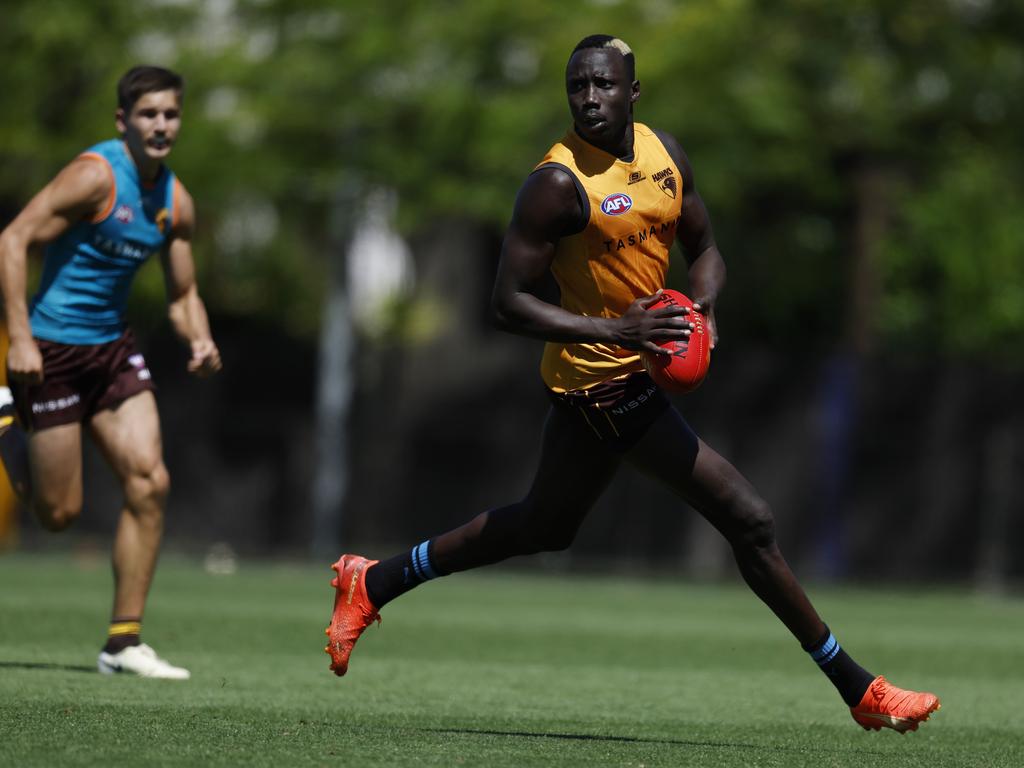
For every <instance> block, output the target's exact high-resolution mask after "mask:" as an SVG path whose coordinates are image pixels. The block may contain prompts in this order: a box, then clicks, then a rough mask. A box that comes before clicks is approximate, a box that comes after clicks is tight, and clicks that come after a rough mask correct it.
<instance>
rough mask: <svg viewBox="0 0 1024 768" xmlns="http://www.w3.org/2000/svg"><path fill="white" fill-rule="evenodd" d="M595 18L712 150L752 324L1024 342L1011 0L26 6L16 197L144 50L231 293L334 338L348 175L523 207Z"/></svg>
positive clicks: (293, 0)
mask: <svg viewBox="0 0 1024 768" xmlns="http://www.w3.org/2000/svg"><path fill="white" fill-rule="evenodd" d="M594 31H606V32H612V33H615V34H618V35H620V36H621V37H623V38H624V39H626V40H627V41H628V42H629V43H630V44H631V45H632V46H633V47H634V49H635V50H636V53H637V57H638V75H639V77H640V80H641V83H642V87H643V97H642V99H641V102H640V104H639V106H638V116H639V118H640V119H641V120H644V121H646V122H650V123H652V124H654V125H657V126H659V127H662V128H665V129H667V130H669V131H672V132H673V133H675V134H676V135H677V136H678V137H679V138H680V140H681V141H682V143H683V145H684V147H686V148H687V151H688V152H689V153H690V156H691V160H692V161H693V163H694V166H695V168H696V172H697V178H698V183H699V184H700V186H701V188H702V192H703V194H704V197H705V198H706V200H707V201H708V203H709V207H710V209H711V212H712V215H713V219H714V221H715V223H716V229H717V232H718V235H719V239H720V241H721V243H722V245H723V250H724V252H725V255H726V258H727V260H728V261H729V263H730V265H731V267H732V269H733V275H734V279H733V281H732V283H731V287H730V289H729V294H728V296H727V297H726V300H725V301H724V303H723V307H722V312H723V314H724V320H725V322H724V329H725V332H726V333H728V334H729V335H731V336H733V337H739V338H741V339H747V340H751V341H755V342H756V341H758V340H764V341H768V342H771V341H773V337H776V336H779V337H781V336H783V335H787V336H789V335H792V334H794V333H798V334H800V337H801V338H803V339H804V340H805V342H806V343H807V344H808V346H809V347H810V348H811V349H814V348H820V349H824V348H831V347H832V346H834V345H835V344H836V343H837V342H839V341H841V340H843V339H847V340H848V341H850V342H851V343H853V344H854V345H855V346H859V347H864V346H866V345H867V344H869V343H870V342H871V340H872V339H876V340H878V339H880V340H881V341H882V342H883V343H885V344H893V345H896V344H898V345H899V349H900V350H905V349H907V348H917V349H921V350H922V351H925V352H929V353H939V352H942V353H949V352H958V353H960V352H962V353H971V352H979V353H992V354H1000V353H1001V352H1002V350H1005V349H1007V348H1008V342H1010V341H1011V340H1014V339H1016V340H1019V339H1020V337H1021V335H1022V333H1024V307H1022V300H1021V299H1020V290H1019V289H1020V286H1021V285H1022V280H1024V274H1022V271H1024V267H1022V263H1024V262H1022V260H1021V259H1020V258H1019V254H1020V251H1021V248H1020V246H1021V243H1022V240H1024V220H1022V218H1021V217H1020V216H1019V214H1018V213H1017V212H1018V211H1019V209H1020V203H1021V201H1022V197H1024V157H1022V149H1021V146H1020V141H1019V134H1020V133H1021V127H1022V122H1024V121H1022V114H1021V101H1022V96H1021V94H1022V93H1024V87H1022V85H1024V82H1022V81H1024V53H1022V50H1021V46H1020V45H1019V40H1020V39H1021V36H1022V32H1024V9H1022V8H1021V6H1020V4H1019V3H1013V2H1010V0H944V1H943V2H939V3H935V2H927V1H926V0H895V1H889V0H858V1H857V2H853V3H849V2H847V3H839V2H810V1H809V0H781V1H780V2H772V3H769V2H766V1H765V0H712V1H711V2H707V3H685V4H674V3H666V2H663V1H662V0H634V1H633V2H617V1H616V0H588V2H584V3H581V4H579V5H576V6H574V7H572V8H568V7H566V6H563V5H559V4H551V3H546V2H542V0H521V2H518V3H515V4H508V3H503V2H498V0H474V1H470V0H448V1H447V2H440V3H430V4H425V3H418V2H413V1H412V0H395V1H394V2H389V3H375V4H374V3H355V2H337V1H336V0H234V1H233V2H231V1H229V0H225V1H224V2H219V3H201V2H197V1H196V0H174V2H171V1H169V0H149V1H148V2H142V3H136V4H130V5H124V4H121V3H115V2H113V0H99V1H98V2H95V3H89V4H81V3H75V2H71V0H34V1H33V2H15V3H13V4H9V7H8V8H7V9H5V18H4V24H3V26H2V27H0V43H2V44H3V45H4V46H5V51H7V53H8V56H7V57H6V65H5V67H4V68H3V70H2V71H0V215H3V216H6V217H9V216H11V215H13V213H14V212H15V211H16V210H17V208H18V207H19V206H20V205H21V204H23V202H24V200H25V199H26V198H27V197H28V195H29V194H31V193H32V191H34V190H35V189H36V188H38V187H39V186H40V185H41V184H42V183H43V182H44V181H45V180H46V179H47V178H48V177H49V176H50V175H52V173H53V172H54V171H55V170H56V169H57V168H58V167H59V166H60V164H62V163H63V162H65V161H66V159H67V158H68V157H70V156H71V155H72V154H73V153H74V152H75V151H77V150H78V149H80V148H81V147H82V146H84V144H85V143H87V142H88V141H91V140H92V139H93V138H100V137H102V136H105V135H108V134H109V133H110V131H111V128H110V114H111V111H112V108H113V85H114V83H115V82H116V79H117V77H118V76H119V75H120V73H121V72H122V71H123V70H124V69H125V68H127V66H129V65H130V64H132V63H135V62H136V61H138V60H141V59H147V60H151V61H155V62H157V63H164V64H167V65H170V66H175V67H178V68H180V69H181V70H182V71H183V72H184V73H185V74H186V75H187V78H188V93H187V102H186V106H187V112H186V125H185V133H184V135H183V138H182V144H181V147H180V148H179V150H178V151H177V152H176V154H175V158H174V161H175V162H174V167H175V169H176V171H178V173H179V175H180V176H181V177H182V178H183V179H184V181H185V183H186V184H188V185H189V187H190V189H192V190H193V192H195V193H196V197H197V200H198V204H199V214H200V238H199V241H198V244H197V245H198V251H199V254H200V265H201V270H202V274H201V279H202V280H203V285H204V293H205V294H206V296H207V298H208V301H209V302H210V304H211V306H212V308H213V309H214V310H215V311H219V312H227V313H234V314H239V315H246V316H248V315H258V316H263V317H266V318H268V319H270V320H272V321H273V322H277V323H280V324H282V325H283V326H285V327H287V328H288V329H289V330H290V331H291V332H293V333H296V334H312V333H314V332H315V329H316V327H317V324H318V319H319V316H320V306H321V304H320V302H321V300H322V293H323V286H324V278H323V276H324V274H325V272H326V269H327V265H328V261H329V258H330V256H329V254H330V253H331V251H332V245H331V237H332V235H331V230H330V220H331V217H332V213H331V211H332V205H333V203H332V200H334V199H335V197H336V194H337V190H338V189H339V186H345V185H348V184H358V185H360V186H361V187H362V188H364V189H365V188H372V187H375V186H381V187H388V188H391V189H394V190H396V191H397V193H398V195H399V199H400V209H399V224H400V227H401V228H402V230H403V231H404V232H405V233H407V234H408V235H410V236H413V235H414V234H415V233H416V232H417V231H420V230H422V228H423V227H424V225H425V224H426V223H428V222H429V221H431V220H432V219H435V218H439V217H445V218H450V219H452V220H453V221H458V220H463V221H470V222H485V223H488V224H489V225H490V226H493V227H495V229H500V227H501V226H502V225H503V224H504V222H505V221H506V220H507V217H508V215H509V212H510V210H511V204H512V200H513V197H514V194H515V190H516V189H517V187H518V185H519V184H520V183H521V181H522V178H523V176H524V175H525V174H526V173H527V172H528V171H529V169H530V168H531V167H532V165H533V163H534V162H536V160H537V158H539V157H540V156H541V154H542V153H543V151H544V150H545V149H546V148H547V146H548V145H549V144H550V143H551V142H552V141H553V140H554V139H556V138H557V137H558V136H559V135H560V133H561V132H562V131H563V130H564V129H565V128H566V126H567V113H566V110H565V105H564V96H563V90H562V84H561V80H562V71H563V67H564V63H565V58H566V55H567V53H568V51H569V50H570V48H571V46H572V45H573V44H574V43H575V42H576V41H577V40H578V39H579V38H580V37H582V36H583V35H585V34H588V33H591V32H594ZM142 283H143V285H144V287H143V289H142V290H141V291H140V292H139V301H140V302H142V303H146V302H147V301H152V302H156V301H157V300H160V299H161V292H160V287H159V279H158V277H157V276H156V275H155V274H146V275H143V277H142ZM962 304H967V305H968V306H969V307H970V310H969V315H970V317H969V319H968V320H962V319H961V318H963V317H964V316H965V315H964V313H963V312H959V311H958V312H957V317H958V327H957V329H955V330H950V331H949V332H948V333H944V334H941V335H937V334H936V333H935V330H934V329H935V327H936V325H943V324H944V320H943V318H945V317H947V316H948V314H949V313H950V308H951V307H952V306H956V305H962ZM411 316H415V315H414V313H413V315H411Z"/></svg>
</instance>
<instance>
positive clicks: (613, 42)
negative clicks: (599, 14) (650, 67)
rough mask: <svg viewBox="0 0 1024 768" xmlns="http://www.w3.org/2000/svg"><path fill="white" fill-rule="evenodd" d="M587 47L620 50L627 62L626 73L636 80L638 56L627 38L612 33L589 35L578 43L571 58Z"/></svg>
mask: <svg viewBox="0 0 1024 768" xmlns="http://www.w3.org/2000/svg"><path fill="white" fill-rule="evenodd" d="M586 48H611V49H612V50H616V51H618V52H619V53H621V54H622V59H623V61H625V62H626V73H627V74H628V75H629V79H630V80H636V57H635V56H634V55H633V49H632V48H630V47H629V46H628V45H627V44H626V41H625V40H621V39H619V38H617V37H612V36H611V35H587V36H586V37H584V38H583V39H582V40H580V41H579V42H578V43H576V47H575V48H573V49H572V53H570V54H569V58H570V59H571V58H572V57H573V56H575V55H576V53H577V52H578V51H582V50H584V49H586Z"/></svg>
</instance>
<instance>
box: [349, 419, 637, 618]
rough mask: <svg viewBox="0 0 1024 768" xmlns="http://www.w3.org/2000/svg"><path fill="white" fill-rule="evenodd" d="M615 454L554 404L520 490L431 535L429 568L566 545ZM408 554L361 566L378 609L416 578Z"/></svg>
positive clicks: (604, 482)
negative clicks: (529, 477) (512, 498)
mask: <svg viewBox="0 0 1024 768" xmlns="http://www.w3.org/2000/svg"><path fill="white" fill-rule="evenodd" d="M620 461H621V458H620V456H619V455H618V454H616V453H614V452H612V451H611V450H609V449H608V448H607V447H606V446H605V445H604V444H603V443H601V442H599V441H598V440H596V439H595V438H594V437H593V436H592V435H590V434H588V433H586V432H584V431H582V429H581V428H580V427H579V426H577V425H575V424H574V423H573V422H571V421H570V420H569V418H568V417H567V416H566V415H565V414H564V413H562V412H561V411H560V410H558V409H556V408H552V409H551V410H550V412H549V413H548V418H547V421H546V423H545V425H544V437H543V444H542V447H541V455H540V460H539V464H538V467H537V474H536V476H535V477H534V481H533V485H532V487H531V488H530V491H529V493H528V494H527V495H526V497H525V498H524V499H523V500H522V501H519V502H516V503H514V504H510V505H508V506H505V507H500V508H498V509H492V510H489V511H487V512H482V513H481V514H479V515H477V516H476V517H474V518H473V519H472V520H470V521H469V522H467V523H465V524H464V525H461V526H459V527H458V528H455V529H454V530H451V531H449V532H447V533H443V534H441V535H440V536H437V537H435V538H433V539H431V540H430V563H431V565H432V567H433V568H435V569H437V570H438V571H440V572H441V573H454V572H456V571H465V570H469V569H471V568H478V567H480V566H482V565H488V564H491V563H497V562H500V561H501V560H505V559H507V558H509V557H513V556H515V555H528V554H533V553H536V552H542V551H555V550H561V549H565V548H567V547H568V546H569V545H570V544H571V543H572V541H573V539H574V538H575V536H576V532H577V530H578V529H579V527H580V525H581V523H582V522H583V519H584V518H585V517H586V515H587V513H588V512H589V511H590V508H591V507H592V506H593V504H594V502H595V501H596V500H597V498H598V497H599V496H600V495H601V493H602V492H603V491H604V489H605V488H606V487H607V486H608V483H609V482H611V479H612V477H613V476H614V475H615V471H616V469H617V468H618V466H619V463H620ZM409 557H410V555H409V553H408V552H405V553H401V554H399V555H396V556H395V557H393V558H391V559H390V560H385V561H383V562H382V563H381V564H380V566H374V567H373V568H370V569H369V570H368V571H367V576H366V585H367V590H368V592H369V594H370V597H371V600H372V601H373V603H374V605H375V606H377V607H378V608H380V607H382V606H383V605H384V604H385V603H387V602H389V601H390V600H393V599H394V598H395V597H397V596H398V595H400V594H402V593H404V592H406V591H408V589H411V588H412V587H413V586H416V584H417V583H418V582H415V581H414V582H410V581H409V580H408V579H407V578H406V577H405V572H406V570H407V564H408V563H407V560H408V558H409Z"/></svg>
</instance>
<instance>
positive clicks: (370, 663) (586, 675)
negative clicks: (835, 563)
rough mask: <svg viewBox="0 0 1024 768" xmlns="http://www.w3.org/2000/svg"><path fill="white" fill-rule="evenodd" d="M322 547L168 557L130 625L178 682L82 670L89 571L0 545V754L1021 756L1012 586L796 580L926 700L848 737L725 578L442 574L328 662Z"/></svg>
mask: <svg viewBox="0 0 1024 768" xmlns="http://www.w3.org/2000/svg"><path fill="white" fill-rule="evenodd" d="M330 577H331V572H330V571H329V570H328V568H327V567H326V566H324V567H317V568H313V567H307V566H296V565H289V566H285V565H272V564H256V563H245V562H243V563H242V567H241V568H240V570H239V571H238V573H236V574H234V575H232V576H211V575H209V574H207V573H205V572H204V571H203V570H202V569H201V568H200V567H199V566H198V565H197V564H195V563H193V562H190V561H185V560H180V559H172V558H167V559H165V561H164V562H163V563H162V564H161V567H160V570H159V571H158V574H157V581H156V584H155V587H154V593H153V595H152V599H151V603H150V608H149V615H148V616H147V620H146V627H145V636H146V639H147V640H148V641H149V642H150V643H151V644H152V645H154V646H155V647H156V648H157V650H158V651H159V652H160V653H161V654H163V655H165V656H167V657H168V658H170V659H171V660H172V661H175V662H177V663H180V664H183V665H186V666H188V667H190V668H191V669H192V674H193V678H192V680H191V681H189V682H187V683H179V682H168V681H146V680H139V679H130V678H124V677H115V678H106V677H100V676H99V675H98V674H96V673H95V671H94V664H95V655H96V652H97V650H98V644H99V642H100V640H101V639H102V637H103V635H104V631H105V621H106V618H107V611H108V605H109V599H110V594H109V593H110V577H109V573H108V569H107V566H106V564H105V563H104V562H99V561H97V559H96V558H93V559H91V560H89V561H82V560H80V559H77V560H76V558H74V557H73V556H71V555H67V556H62V557H56V556H45V557H43V556H30V555H7V556H3V557H0V585H2V586H0V765H2V766H19V767H20V766H78V765H97V766H99V765H102V766H110V765H132V766H161V765H168V766H171V765H173V766H179V765H196V766H213V765H240V766H241V765H244V766H307V765H310V766H332V768H336V767H337V766H372V765H396V766H407V765H438V766H453V765H480V766H526V765H554V766H561V765H588V766H589V765H601V766H688V765H695V766H787V767H788V766H814V767H815V768H822V767H823V766H857V767H858V768H871V767H872V766H882V765H884V766H928V767H929V768H938V766H956V767H957V768H963V767H964V766H979V767H981V766H984V768H996V767H997V766H1021V765H1024V719H1022V712H1024V602H1022V601H1021V600H1020V599H1002V598H993V597H983V596H974V595H970V594H963V593H952V592H946V591H944V592H924V593H902V594H901V593H893V592H882V591H861V590H852V589H841V590H837V589H819V590H811V591H812V597H813V598H814V599H815V601H816V603H817V605H818V607H819V610H821V612H822V613H823V615H824V616H825V617H826V619H827V620H828V621H829V622H830V623H831V624H832V627H833V629H834V631H835V632H836V634H837V636H838V637H839V639H840V641H841V642H842V643H843V644H844V645H845V646H846V648H847V649H848V650H849V651H850V652H851V654H852V655H853V656H854V658H856V659H858V660H859V661H860V662H861V663H862V664H864V665H865V666H867V667H868V668H869V669H871V670H873V671H875V672H880V673H884V674H886V675H887V676H888V677H889V678H890V679H891V680H893V681H894V682H895V683H896V684H898V685H903V686H905V687H926V688H928V689H930V690H933V691H935V692H936V693H938V694H939V695H940V696H941V697H942V700H943V708H942V710H941V711H940V712H939V713H937V714H936V715H934V716H933V717H932V719H931V721H929V722H928V723H926V724H925V725H924V726H923V727H922V729H921V730H920V731H919V732H918V733H912V734H907V735H905V736H900V735H899V734H896V733H895V732H892V731H884V732H881V733H868V732H865V731H863V730H861V729H860V728H859V727H857V726H856V725H855V724H854V723H853V721H852V720H851V719H850V717H849V714H848V712H847V710H846V708H845V707H844V706H843V704H842V702H841V701H840V699H839V697H838V696H837V695H836V693H835V692H834V690H833V688H832V686H831V685H829V683H828V682H827V681H826V680H825V679H824V677H823V676H822V675H821V674H820V673H819V672H818V671H817V669H815V667H814V665H813V664H812V663H811V662H810V660H808V659H807V658H806V656H805V655H804V654H803V652H802V651H801V650H800V649H799V647H798V646H797V645H796V643H795V642H794V641H793V640H792V639H791V638H790V637H789V636H788V635H787V634H786V632H785V631H784V629H783V628H782V627H781V625H780V624H778V622H777V621H776V620H775V619H774V618H773V617H772V616H771V615H770V614H769V613H768V611H767V609H766V608H764V607H763V606H762V605H761V604H760V603H758V602H757V601H756V599H755V598H754V597H753V596H752V595H751V594H750V593H748V592H747V591H746V589H745V588H743V587H742V586H708V585H692V584H685V583H675V582H665V581H658V582H645V581H640V580H629V579H603V578H584V577H576V578H563V577H553V576H547V577H541V576H537V577H526V576H522V575H514V574H509V573H505V572H500V571H490V572H481V573H479V574H474V575H462V576H456V577H452V578H449V579H446V580H444V581H442V582H440V583H437V584H431V585H428V586H427V587H426V588H423V589H420V590H418V591H416V592H413V593H411V594H409V595H407V596H406V597H404V598H402V599H401V600H399V601H398V602H396V603H395V604H393V605H391V606H388V608H387V609H386V610H385V611H384V623H383V625H382V626H381V627H379V628H377V627H374V628H371V629H370V630H368V631H367V633H366V634H365V635H364V636H363V639H362V640H361V641H360V644H359V646H358V647H357V648H356V651H355V653H354V655H353V661H352V667H351V670H350V672H349V674H348V676H347V677H345V678H343V679H339V678H335V677H334V675H332V674H331V673H330V672H329V671H328V669H327V665H328V657H327V656H326V654H324V653H323V652H322V649H323V645H324V642H325V639H324V635H323V628H324V626H325V625H326V623H327V620H328V616H329V612H330V605H331V600H332V590H331V589H330V587H329V586H328V581H329V579H330Z"/></svg>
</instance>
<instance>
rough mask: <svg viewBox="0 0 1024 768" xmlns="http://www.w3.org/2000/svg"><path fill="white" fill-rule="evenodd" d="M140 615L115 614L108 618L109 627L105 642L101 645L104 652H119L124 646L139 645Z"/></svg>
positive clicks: (140, 632)
mask: <svg viewBox="0 0 1024 768" xmlns="http://www.w3.org/2000/svg"><path fill="white" fill-rule="evenodd" d="M141 634H142V617H141V616H127V617H126V616H115V617H114V618H112V619H111V620H110V629H109V630H108V631H107V644H106V645H104V646H103V652H104V653H120V652H121V651H123V650H124V649H125V648H129V647H131V646H133V645H139V643H141V642H142V640H140V639H139V636H140V635H141Z"/></svg>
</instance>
